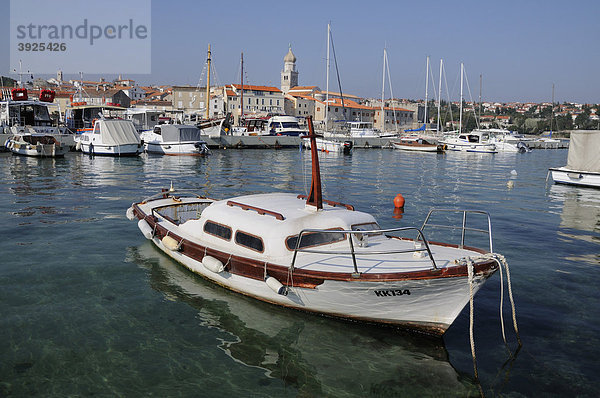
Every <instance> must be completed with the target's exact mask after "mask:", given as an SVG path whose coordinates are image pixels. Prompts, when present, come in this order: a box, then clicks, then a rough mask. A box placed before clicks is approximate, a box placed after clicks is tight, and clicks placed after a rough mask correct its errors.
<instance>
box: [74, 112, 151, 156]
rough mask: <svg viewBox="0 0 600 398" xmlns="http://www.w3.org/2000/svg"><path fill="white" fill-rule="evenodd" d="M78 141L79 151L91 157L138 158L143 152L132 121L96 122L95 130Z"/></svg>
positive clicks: (83, 135)
mask: <svg viewBox="0 0 600 398" xmlns="http://www.w3.org/2000/svg"><path fill="white" fill-rule="evenodd" d="M76 140H77V145H76V147H77V149H80V150H81V151H82V152H83V153H87V154H90V155H108V156H136V155H139V154H140V153H141V152H142V143H141V141H140V136H139V135H138V133H137V131H136V130H135V127H134V125H133V123H132V122H131V121H130V120H121V119H100V120H96V121H95V123H94V129H93V130H92V131H85V132H83V133H81V134H80V135H79V136H78V137H77V139H76Z"/></svg>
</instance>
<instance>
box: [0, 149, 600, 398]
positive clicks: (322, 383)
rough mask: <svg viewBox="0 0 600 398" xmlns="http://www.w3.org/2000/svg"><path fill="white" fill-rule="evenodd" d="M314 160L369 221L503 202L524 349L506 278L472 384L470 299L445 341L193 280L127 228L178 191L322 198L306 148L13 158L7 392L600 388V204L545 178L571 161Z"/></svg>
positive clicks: (328, 156)
mask: <svg viewBox="0 0 600 398" xmlns="http://www.w3.org/2000/svg"><path fill="white" fill-rule="evenodd" d="M265 155H266V156H265ZM319 158H320V162H321V171H322V180H323V194H324V197H325V198H326V199H329V200H333V201H340V202H343V203H350V204H352V205H353V206H354V207H355V208H356V209H357V210H361V211H368V212H370V213H373V214H374V216H375V217H376V218H377V219H378V221H379V222H380V224H381V226H382V227H383V228H395V227H401V226H408V225H415V224H416V225H418V224H420V223H421V222H422V221H423V219H424V217H425V216H426V215H427V212H428V211H429V209H431V208H432V207H447V208H474V209H481V210H486V211H489V212H490V214H491V216H492V223H493V233H494V238H495V240H494V246H495V251H498V252H500V253H503V254H504V256H505V257H506V259H507V262H508V264H510V273H511V275H510V276H511V279H512V290H513V294H514V300H515V304H516V317H517V321H518V326H519V332H520V337H521V340H522V343H523V346H522V348H521V349H520V350H519V351H518V352H516V348H517V341H516V336H515V334H514V332H513V331H512V326H511V323H512V321H511V320H510V318H511V317H510V308H509V307H508V306H507V302H506V301H505V303H504V305H505V308H504V322H505V328H506V337H507V342H508V350H507V348H506V346H505V345H504V342H503V340H502V334H501V323H500V319H499V315H498V310H499V306H500V297H501V292H500V275H499V274H498V273H496V274H495V275H493V276H492V277H491V278H490V279H489V281H488V282H487V283H486V284H485V285H484V286H483V287H482V288H481V290H480V291H479V292H478V294H477V296H476V297H475V301H474V304H475V312H474V328H473V330H474V342H475V348H476V353H477V366H478V371H479V377H478V378H477V379H476V378H475V377H474V375H473V361H472V357H471V352H470V345H469V339H468V335H469V333H468V331H469V318H470V317H469V309H468V307H467V308H465V309H464V310H463V311H462V312H461V313H460V315H459V316H458V318H457V320H456V321H455V322H454V324H453V325H452V326H451V327H450V328H449V330H448V331H447V332H446V334H445V335H444V337H443V338H440V339H432V338H431V337H426V336H423V335H420V334H415V333H407V332H404V331H401V330H397V329H394V328H386V327H378V326H373V325H368V324H361V323H354V322H346V321H340V320H336V319H332V318H327V317H321V316H318V315H313V314H308V313H303V312H298V311H294V310H289V309H284V308H278V307H275V306H273V305H271V304H267V303H262V302H259V301H256V300H253V299H251V298H247V297H244V296H241V295H239V294H237V293H234V292H230V291H228V290H226V289H223V288H222V287H219V286H216V285H213V284H211V283H209V282H208V281H206V280H204V279H203V278H200V277H198V276H196V275H195V274H193V273H192V272H189V271H187V270H186V269H185V268H184V267H182V266H181V265H180V264H178V263H177V262H175V261H173V260H172V259H171V258H169V257H167V256H166V255H164V254H162V252H161V251H159V250H157V249H156V248H154V246H153V245H151V244H150V242H148V241H147V240H146V239H145V238H144V237H143V236H142V235H141V234H140V233H139V230H138V228H137V226H136V225H135V223H131V222H130V221H129V220H127V218H126V217H125V209H127V208H128V207H129V206H130V205H131V204H132V203H134V202H136V201H139V200H141V199H142V198H144V197H147V196H150V195H152V194H154V193H155V192H157V191H160V189H162V188H168V187H169V186H170V184H171V183H172V184H173V185H174V186H175V187H176V188H179V189H191V190H193V191H195V192H198V193H199V194H201V195H206V196H209V197H214V198H224V197H228V196H231V195H240V194H252V193H264V192H272V191H276V192H294V193H302V194H305V193H308V190H309V188H310V186H309V181H310V176H309V174H310V172H309V170H310V154H309V152H308V151H299V150H298V147H295V148H290V149H286V148H281V149H280V150H274V149H261V150H255V149H245V150H225V149H221V150H219V149H213V150H212V155H210V156H207V157H181V156H178V157H172V156H156V155H149V154H143V155H141V156H137V157H130V158H114V157H101V156H94V157H90V156H89V155H84V154H81V153H77V152H69V153H66V154H65V156H64V158H56V159H53V158H46V159H38V158H31V157H21V156H15V155H11V154H9V153H2V154H0V163H1V165H2V167H1V168H0V170H2V184H3V186H5V188H6V189H5V190H4V191H3V192H2V193H0V198H1V200H2V206H1V208H2V211H3V213H4V215H5V216H4V217H3V218H2V221H1V222H2V226H3V227H4V229H5V231H6V234H5V239H3V241H2V243H0V245H1V246H2V253H14V255H10V256H7V257H6V259H5V260H4V262H3V266H2V267H1V269H0V281H2V289H1V293H0V296H1V297H2V299H1V300H0V308H1V311H2V314H3V315H4V316H3V320H2V322H3V327H2V330H3V339H2V343H0V344H1V347H2V348H1V352H2V353H3V361H2V363H1V364H0V375H1V378H0V392H1V393H2V395H3V396H38V395H39V396H48V395H52V396H60V395H92V394H93V395H102V394H110V395H140V394H141V395H150V394H155V395H156V394H158V395H169V394H170V393H171V392H172V391H175V390H176V391H178V392H179V393H180V394H182V395H194V394H195V392H197V391H198V390H202V391H207V393H206V394H205V395H206V396H222V395H223V394H228V395H240V396H241V395H245V396H252V395H256V396H299V395H303V396H382V395H387V396H394V395H411V396H415V395H443V396H469V395H471V396H473V395H479V391H480V390H482V391H483V392H484V393H485V395H490V396H491V395H512V394H518V395H523V396H534V395H539V394H543V395H546V396H564V395H578V396H590V397H591V396H596V395H597V393H598V386H597V383H596V381H595V380H596V377H595V375H596V374H597V371H598V364H597V361H596V360H595V358H596V357H597V356H598V355H599V354H600V353H599V352H598V347H600V344H597V343H596V342H597V337H596V335H597V332H598V330H599V329H600V324H599V323H598V319H597V317H595V316H594V315H595V313H594V311H593V308H595V307H596V304H597V302H598V298H599V297H598V294H597V293H595V292H596V290H597V289H595V285H594V283H595V282H594V281H595V278H594V274H595V273H597V272H598V258H597V253H598V228H597V224H598V223H599V222H600V203H599V202H598V201H597V199H596V197H597V190H594V189H589V188H580V187H571V186H564V185H554V184H552V181H551V180H550V181H546V179H545V178H546V175H547V172H548V168H550V167H554V166H559V165H563V164H565V162H566V158H567V151H566V150H563V149H559V150H534V151H532V152H530V153H525V154H517V153H512V154H510V153H498V154H493V155H490V154H479V153H461V152H450V153H445V154H428V153H410V152H403V151H397V150H392V149H379V150H363V149H356V150H353V151H352V154H351V155H342V154H337V153H324V152H321V153H320V155H319ZM415 164H420V165H421V167H419V168H415V167H414V165H415ZM381 165H385V167H381ZM157 171H160V173H157ZM307 173H308V174H307ZM398 193H401V194H402V195H403V196H404V197H405V198H406V204H405V205H404V208H403V212H402V213H399V212H397V211H395V209H394V204H393V203H392V202H393V199H394V197H395V196H396V195H397V194H398ZM107 231H110V233H107ZM99 237H102V239H99ZM431 238H432V239H436V237H435V236H434V237H431ZM438 238H439V237H438ZM504 276H505V277H506V275H504ZM575 298H576V299H575ZM506 299H507V298H506V297H505V300H506ZM583 342H585V343H583ZM511 354H512V356H511ZM334 358H335V359H334ZM332 360H334V361H335V366H334V365H333V363H332ZM507 361H508V362H507ZM423 374H426V375H428V376H427V377H421V376H422V375H423ZM358 375H360V377H359V376H358ZM499 375H500V376H499ZM432 378H433V379H435V383H432ZM132 381H133V382H132ZM211 391H212V392H211Z"/></svg>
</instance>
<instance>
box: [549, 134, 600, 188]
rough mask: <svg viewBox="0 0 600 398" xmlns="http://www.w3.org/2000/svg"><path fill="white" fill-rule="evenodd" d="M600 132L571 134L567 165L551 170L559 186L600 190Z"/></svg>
mask: <svg viewBox="0 0 600 398" xmlns="http://www.w3.org/2000/svg"><path fill="white" fill-rule="evenodd" d="M599 147H600V130H582V131H573V132H571V141H570V142H569V153H568V156H567V165H566V166H563V167H556V168H550V169H549V172H550V173H551V174H552V179H553V180H554V182H555V183H557V184H568V185H580V186H584V187H592V188H600V154H598V148H599Z"/></svg>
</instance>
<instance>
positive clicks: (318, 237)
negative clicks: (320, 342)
mask: <svg viewBox="0 0 600 398" xmlns="http://www.w3.org/2000/svg"><path fill="white" fill-rule="evenodd" d="M338 229H341V228H338ZM345 239H346V234H345V233H342V232H309V233H306V234H302V240H300V246H299V247H298V248H299V249H304V248H307V247H313V246H321V245H327V244H330V243H335V242H341V241H343V240H345ZM297 242H298V235H294V236H290V237H288V238H287V239H286V240H285V245H286V246H287V248H288V250H295V249H296V244H297Z"/></svg>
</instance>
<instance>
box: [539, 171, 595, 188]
mask: <svg viewBox="0 0 600 398" xmlns="http://www.w3.org/2000/svg"><path fill="white" fill-rule="evenodd" d="M550 172H551V173H552V179H553V180H554V182H555V183H557V184H566V185H577V186H582V187H590V188H600V173H593V172H588V171H577V170H569V169H567V168H564V167H560V168H553V169H550Z"/></svg>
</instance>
